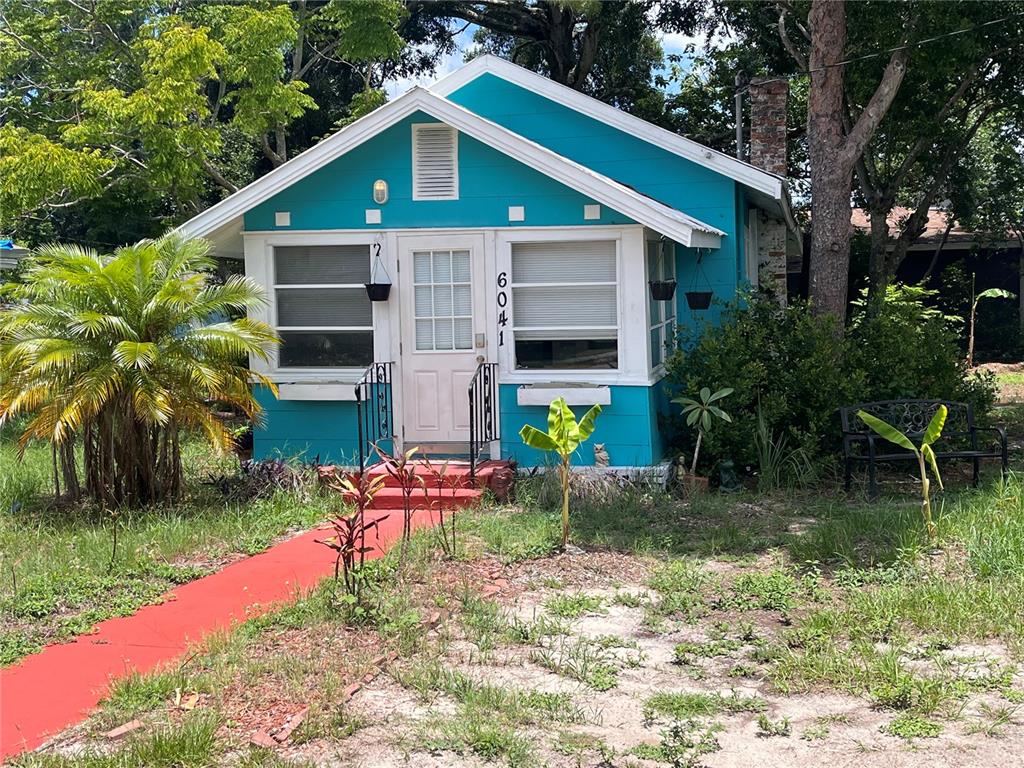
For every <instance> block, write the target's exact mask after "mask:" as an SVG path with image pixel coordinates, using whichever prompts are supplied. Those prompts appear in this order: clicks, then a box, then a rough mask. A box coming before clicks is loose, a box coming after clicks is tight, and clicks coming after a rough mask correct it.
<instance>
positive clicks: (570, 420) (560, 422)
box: [519, 397, 601, 549]
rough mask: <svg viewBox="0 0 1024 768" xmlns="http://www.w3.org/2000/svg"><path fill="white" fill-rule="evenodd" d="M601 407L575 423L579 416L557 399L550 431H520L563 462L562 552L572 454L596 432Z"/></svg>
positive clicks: (534, 445)
mask: <svg viewBox="0 0 1024 768" xmlns="http://www.w3.org/2000/svg"><path fill="white" fill-rule="evenodd" d="M600 413H601V406H600V405H595V406H593V407H592V408H591V409H590V410H589V411H587V413H586V415H584V417H583V418H582V419H581V420H580V422H579V423H578V424H577V423H576V414H574V413H573V412H572V409H571V408H570V407H569V406H568V405H567V404H566V402H565V398H564V397H556V398H555V399H554V400H553V401H551V405H550V406H548V431H547V432H541V431H540V430H539V429H537V428H536V427H533V426H531V425H529V424H527V425H525V426H524V427H523V428H522V429H521V430H519V437H521V438H522V439H523V442H524V443H526V444H527V445H528V446H530V447H531V448H536V449H537V450H539V451H549V452H551V453H557V454H558V456H559V459H560V462H559V465H558V477H559V479H560V480H561V482H562V549H565V548H566V546H567V545H568V543H569V481H570V478H571V471H572V470H571V463H572V455H573V453H575V452H576V449H577V448H579V447H580V445H582V444H583V443H585V442H586V441H587V438H589V437H590V436H591V435H592V434H593V432H594V427H595V422H596V420H597V416H598V414H600Z"/></svg>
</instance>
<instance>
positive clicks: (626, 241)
mask: <svg viewBox="0 0 1024 768" xmlns="http://www.w3.org/2000/svg"><path fill="white" fill-rule="evenodd" d="M495 235H496V242H495V258H496V265H497V266H496V274H495V280H497V279H498V276H500V274H501V273H502V272H505V273H506V275H507V276H508V277H509V278H510V277H511V274H512V245H513V243H520V242H557V241H566V240H568V241H580V240H615V241H616V242H617V250H616V258H617V265H618V266H617V274H618V290H617V300H618V307H617V310H618V329H619V330H618V337H617V340H618V352H619V365H618V368H588V369H582V368H570V369H555V368H544V369H534V370H529V369H527V370H523V369H518V368H516V367H515V365H516V363H515V359H516V358H515V338H514V337H513V336H512V334H511V332H510V330H509V329H510V328H511V322H510V323H509V325H508V326H506V327H505V331H506V339H505V343H504V345H500V346H498V348H497V360H498V362H499V363H500V365H501V381H502V383H503V384H544V383H550V382H552V381H558V382H566V383H580V384H595V385H620V386H650V385H651V384H653V383H654V382H655V379H654V378H652V376H651V374H650V367H649V360H648V355H647V346H648V345H647V344H646V343H643V344H641V343H639V341H640V340H641V339H644V338H646V334H647V309H646V290H647V283H646V282H645V276H646V274H647V271H646V268H645V267H644V228H643V227H642V226H640V225H591V226H582V227H551V228H544V227H538V228H529V229H526V228H522V229H520V228H508V229H498V230H496V232H495ZM489 290H490V291H493V290H494V289H493V288H492V289H489ZM490 295H491V297H492V301H491V303H494V302H493V297H494V294H493V293H491V294H490ZM508 302H509V303H508V309H509V311H510V314H511V311H512V297H511V294H509V297H508ZM496 316H497V313H495V318H496ZM492 322H494V321H492ZM498 330H499V331H500V329H498ZM630 339H632V340H633V343H627V340H630Z"/></svg>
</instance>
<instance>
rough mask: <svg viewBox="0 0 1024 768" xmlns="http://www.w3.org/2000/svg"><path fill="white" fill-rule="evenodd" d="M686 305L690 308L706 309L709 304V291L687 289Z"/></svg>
mask: <svg viewBox="0 0 1024 768" xmlns="http://www.w3.org/2000/svg"><path fill="white" fill-rule="evenodd" d="M686 306H688V307H689V308H690V309H707V308H708V307H710V306H711V291H687V292H686Z"/></svg>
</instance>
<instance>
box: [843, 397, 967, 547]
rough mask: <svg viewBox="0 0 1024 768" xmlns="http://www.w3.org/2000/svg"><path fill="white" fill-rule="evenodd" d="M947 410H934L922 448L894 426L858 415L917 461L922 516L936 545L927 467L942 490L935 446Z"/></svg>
mask: <svg viewBox="0 0 1024 768" xmlns="http://www.w3.org/2000/svg"><path fill="white" fill-rule="evenodd" d="M946 413H947V411H946V406H944V405H940V406H939V407H938V408H937V409H936V410H935V415H934V416H932V420H931V421H930V422H928V427H927V428H926V429H925V431H924V434H923V435H922V436H921V446H920V447H918V446H916V445H914V444H913V443H912V442H911V441H910V438H909V437H907V436H906V435H905V434H903V433H902V432H900V431H899V430H898V429H896V427H894V426H893V425H892V424H889V423H888V422H886V421H883V420H882V419H880V418H878V417H877V416H872V415H871V414H870V413H867V412H866V411H857V415H858V416H860V419H861V421H863V422H864V423H865V424H867V425H868V426H869V427H870V428H871V429H872V430H874V431H875V432H877V433H878V434H879V435H881V436H882V437H884V438H885V439H886V440H888V441H889V442H890V443H893V444H894V445H898V446H900V448H906V449H907V450H908V451H910V452H911V453H913V454H914V455H915V456H916V457H917V466H918V469H919V470H920V472H921V516H922V517H924V523H925V526H926V527H927V529H928V540H929V541H930V542H931V543H932V544H933V545H934V544H935V543H936V542H937V541H938V530H937V529H936V527H935V522H934V521H933V520H932V502H931V481H930V480H929V479H928V467H931V470H932V474H934V475H935V481H936V482H937V483H938V484H939V489H940V490H941V489H942V476H941V475H940V474H939V463H938V461H936V459H935V451H934V450H932V444H933V443H934V442H935V441H936V440H938V439H939V438H940V437H941V436H942V428H943V427H944V426H946Z"/></svg>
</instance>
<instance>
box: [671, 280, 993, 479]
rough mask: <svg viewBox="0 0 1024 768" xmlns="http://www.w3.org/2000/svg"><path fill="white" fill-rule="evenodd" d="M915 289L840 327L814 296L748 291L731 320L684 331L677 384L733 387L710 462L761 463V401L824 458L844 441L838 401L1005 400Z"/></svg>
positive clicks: (688, 388) (689, 442)
mask: <svg viewBox="0 0 1024 768" xmlns="http://www.w3.org/2000/svg"><path fill="white" fill-rule="evenodd" d="M925 298H926V297H924V296H922V295H920V293H919V292H914V291H910V290H907V291H899V290H897V291H894V292H893V293H892V296H891V299H890V300H888V301H887V302H886V304H885V307H884V309H883V311H882V312H881V314H880V315H879V316H878V317H875V318H870V319H869V318H867V317H866V315H865V314H864V313H863V312H862V311H858V312H857V313H856V314H855V316H854V318H853V320H852V322H851V323H850V326H849V328H848V329H847V331H846V334H845V335H844V336H842V337H840V335H839V333H838V329H837V328H836V325H835V321H834V320H833V319H832V318H829V317H822V318H819V317H815V316H814V315H812V314H811V312H810V311H809V310H808V307H807V305H806V304H805V303H802V302H795V303H793V304H791V305H790V306H788V307H779V305H778V304H777V303H776V302H775V301H774V300H772V299H771V298H768V297H761V296H748V297H741V298H740V299H738V300H737V302H735V303H734V304H732V305H731V306H729V307H728V308H727V309H726V310H725V312H723V314H722V318H721V324H720V325H717V326H712V325H703V326H701V327H699V328H696V329H692V330H691V331H689V332H684V334H683V337H682V338H681V344H680V349H679V351H678V352H676V353H675V354H674V355H673V356H672V357H671V358H669V360H668V361H667V369H668V383H669V389H670V391H671V392H672V393H673V394H675V393H685V392H693V391H695V390H696V389H699V388H700V387H702V386H707V387H710V388H712V389H716V388H721V387H732V388H733V389H734V390H735V392H734V393H733V394H732V395H731V396H730V403H731V405H732V407H731V408H730V413H731V414H732V416H733V422H732V423H731V424H721V425H719V428H718V429H716V430H715V431H713V432H711V433H709V434H707V435H705V436H704V441H705V442H704V446H706V447H705V448H704V450H702V452H701V463H702V464H704V465H705V468H709V467H711V466H713V465H714V463H715V462H717V461H718V460H720V459H724V458H731V459H733V460H734V461H736V462H737V463H739V464H740V465H747V466H756V464H757V450H756V445H755V441H754V440H753V439H752V438H751V436H752V435H754V434H756V433H757V413H758V402H759V401H760V409H761V412H762V413H763V414H764V418H765V420H766V421H767V423H768V425H770V428H771V430H772V431H773V433H774V434H775V435H777V436H780V437H784V438H785V440H786V445H787V446H788V448H789V449H790V450H797V449H802V450H803V451H804V452H805V453H806V455H807V456H808V457H810V458H814V459H821V458H823V457H825V456H827V455H829V454H831V453H834V452H835V451H837V450H838V448H839V439H840V425H839V416H838V409H839V408H840V407H841V406H844V405H851V404H854V403H859V402H868V401H872V400H887V399H896V398H936V399H949V400H963V401H966V402H969V403H971V404H972V405H973V406H974V407H975V411H976V413H977V415H978V416H982V417H983V416H984V414H985V413H986V412H987V411H988V410H989V409H990V408H991V406H992V404H993V402H994V400H995V382H994V378H993V377H992V376H991V375H979V374H973V373H971V372H969V371H968V370H967V368H966V365H965V364H964V361H963V358H962V355H961V353H960V350H959V348H958V346H957V340H956V334H955V331H954V329H953V328H952V327H951V326H950V324H949V322H948V318H945V317H944V316H943V315H942V314H941V313H939V312H936V311H934V310H930V309H929V308H928V307H926V306H925V305H924V303H923V302H924V299H925ZM670 418H671V427H672V430H671V431H672V432H673V433H674V434H673V437H672V442H673V444H674V445H675V447H677V448H679V449H682V450H684V451H687V452H688V451H691V450H692V448H693V445H694V442H695V440H696V434H694V433H692V431H690V430H687V429H686V427H685V425H684V424H683V422H682V420H681V419H680V418H679V417H678V416H673V417H670Z"/></svg>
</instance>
